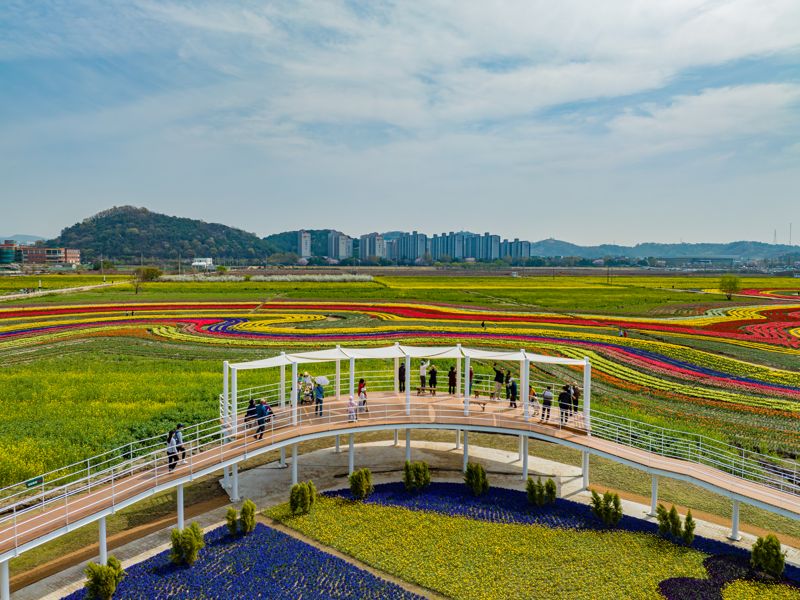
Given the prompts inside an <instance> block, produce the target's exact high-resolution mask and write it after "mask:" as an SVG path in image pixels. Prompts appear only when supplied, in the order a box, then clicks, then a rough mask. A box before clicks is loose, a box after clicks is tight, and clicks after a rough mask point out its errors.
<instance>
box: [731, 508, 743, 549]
mask: <svg viewBox="0 0 800 600" xmlns="http://www.w3.org/2000/svg"><path fill="white" fill-rule="evenodd" d="M728 539H729V540H733V541H734V542H738V541H739V540H741V539H742V536H741V535H740V534H739V501H738V500H737V499H736V498H734V499H733V511H732V514H731V534H730V535H729V536H728Z"/></svg>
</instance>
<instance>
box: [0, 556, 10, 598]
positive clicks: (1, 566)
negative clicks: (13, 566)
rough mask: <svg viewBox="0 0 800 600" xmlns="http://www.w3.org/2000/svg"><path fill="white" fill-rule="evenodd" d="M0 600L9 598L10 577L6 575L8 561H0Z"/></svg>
mask: <svg viewBox="0 0 800 600" xmlns="http://www.w3.org/2000/svg"><path fill="white" fill-rule="evenodd" d="M0 600H11V578H10V577H9V575H8V561H7V560H4V561H3V562H1V563H0Z"/></svg>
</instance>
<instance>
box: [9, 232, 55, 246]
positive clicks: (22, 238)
mask: <svg viewBox="0 0 800 600" xmlns="http://www.w3.org/2000/svg"><path fill="white" fill-rule="evenodd" d="M44 239H45V238H43V237H41V236H38V235H26V234H24V233H15V234H14V235H0V240H3V241H4V240H14V241H15V242H17V243H18V244H35V243H36V242H39V241H42V240H44Z"/></svg>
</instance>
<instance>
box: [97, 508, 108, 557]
mask: <svg viewBox="0 0 800 600" xmlns="http://www.w3.org/2000/svg"><path fill="white" fill-rule="evenodd" d="M97 525H98V529H99V531H98V538H97V539H98V542H99V546H100V552H99V554H100V564H101V565H107V564H108V538H107V536H106V518H105V517H101V518H100V520H99V521H98V522H97Z"/></svg>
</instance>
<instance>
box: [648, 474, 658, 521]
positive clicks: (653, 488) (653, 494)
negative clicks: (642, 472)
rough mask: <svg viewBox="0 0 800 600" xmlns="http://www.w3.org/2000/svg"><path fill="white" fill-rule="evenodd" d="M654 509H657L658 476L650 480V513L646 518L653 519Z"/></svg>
mask: <svg viewBox="0 0 800 600" xmlns="http://www.w3.org/2000/svg"><path fill="white" fill-rule="evenodd" d="M656 508H658V475H653V476H652V479H651V480H650V512H649V513H647V516H649V517H655V516H656Z"/></svg>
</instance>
